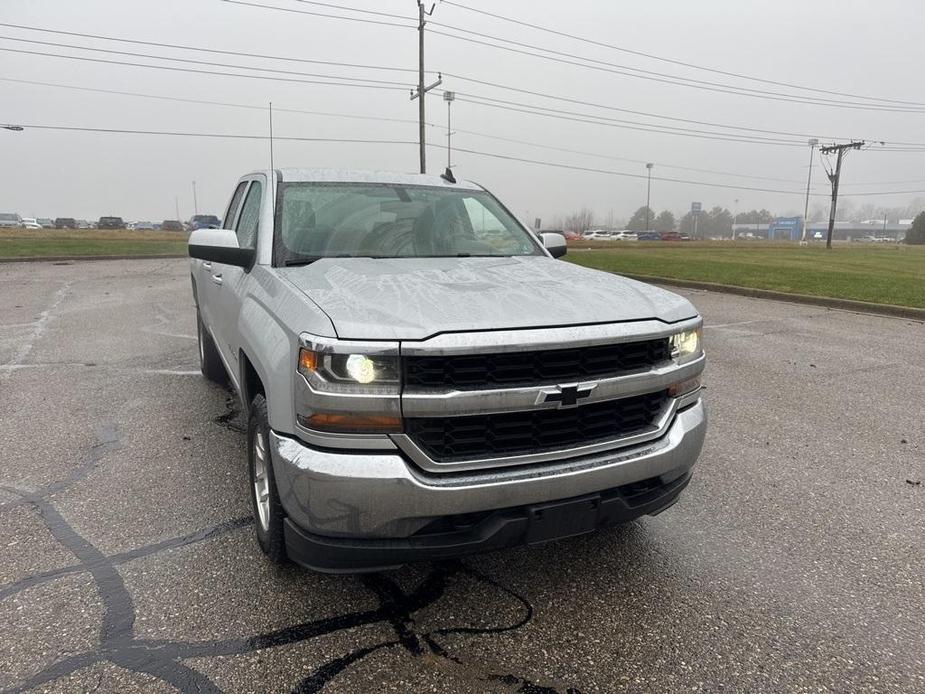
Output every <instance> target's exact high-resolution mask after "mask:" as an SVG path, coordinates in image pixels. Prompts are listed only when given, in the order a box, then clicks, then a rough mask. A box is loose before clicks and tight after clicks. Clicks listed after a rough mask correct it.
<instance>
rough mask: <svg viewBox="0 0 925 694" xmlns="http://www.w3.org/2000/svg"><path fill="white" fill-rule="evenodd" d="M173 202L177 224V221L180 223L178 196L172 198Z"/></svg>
mask: <svg viewBox="0 0 925 694" xmlns="http://www.w3.org/2000/svg"><path fill="white" fill-rule="evenodd" d="M173 202H174V205H176V208H177V221H178V222H179V221H180V196H179V195H175V196H174V198H173Z"/></svg>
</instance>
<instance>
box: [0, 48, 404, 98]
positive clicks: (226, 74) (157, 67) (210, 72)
mask: <svg viewBox="0 0 925 694" xmlns="http://www.w3.org/2000/svg"><path fill="white" fill-rule="evenodd" d="M0 51H6V52H7V53H22V54H25V55H40V56H45V57H49V58H64V59H67V60H81V61H84V62H90V63H102V64H105V65H121V66H128V67H144V68H149V69H152V70H169V71H171V72H187V73H191V74H194V75H217V76H221V77H243V78H246V79H257V80H270V81H273V82H292V83H295V84H320V85H328V86H331V87H354V88H364V89H387V90H391V91H396V90H400V91H405V88H404V87H398V86H395V87H392V86H388V85H383V84H359V83H351V82H322V81H320V80H304V79H295V78H292V77H271V76H269V75H242V74H240V73H235V72H218V71H216V70H193V69H192V68H183V67H172V66H170V65H147V64H145V63H132V62H128V61H124V60H103V59H102V58H90V57H87V56H77V55H60V54H58V53H43V52H41V51H27V50H22V49H18V48H6V47H3V46H0ZM244 69H248V68H244Z"/></svg>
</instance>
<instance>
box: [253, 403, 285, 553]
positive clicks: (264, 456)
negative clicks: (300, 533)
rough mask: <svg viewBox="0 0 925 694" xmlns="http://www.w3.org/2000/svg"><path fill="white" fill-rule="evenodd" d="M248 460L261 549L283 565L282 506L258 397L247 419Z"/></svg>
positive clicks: (263, 409) (264, 412)
mask: <svg viewBox="0 0 925 694" xmlns="http://www.w3.org/2000/svg"><path fill="white" fill-rule="evenodd" d="M247 460H248V467H249V468H250V482H251V484H250V491H251V505H252V506H253V509H254V527H255V528H256V530H257V542H258V543H259V544H260V549H262V550H263V553H264V554H266V555H267V556H268V557H269V558H270V560H271V561H273V562H275V563H277V564H283V563H285V562H286V542H285V538H284V536H283V515H284V514H283V506H282V504H281V503H280V501H279V492H278V491H277V489H276V477H275V476H274V474H273V461H272V460H271V459H270V420H269V417H268V416H267V401H266V398H264V397H263V396H262V395H258V396H256V397H255V398H254V400H253V402H252V403H251V408H250V417H249V418H248V420H247Z"/></svg>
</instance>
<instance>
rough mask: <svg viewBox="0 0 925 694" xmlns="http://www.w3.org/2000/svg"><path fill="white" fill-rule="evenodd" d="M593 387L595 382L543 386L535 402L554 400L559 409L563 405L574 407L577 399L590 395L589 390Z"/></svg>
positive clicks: (595, 386)
mask: <svg viewBox="0 0 925 694" xmlns="http://www.w3.org/2000/svg"><path fill="white" fill-rule="evenodd" d="M595 388H597V383H570V384H568V385H564V386H554V387H552V388H543V390H541V391H540V392H539V395H537V396H536V404H537V405H542V404H545V403H548V402H554V403H557V406H558V408H559V409H560V410H561V409H562V408H564V407H575V406H576V405H578V401H579V400H581V399H583V398H586V397H588V396H589V395H591V391H592V390H594V389H595Z"/></svg>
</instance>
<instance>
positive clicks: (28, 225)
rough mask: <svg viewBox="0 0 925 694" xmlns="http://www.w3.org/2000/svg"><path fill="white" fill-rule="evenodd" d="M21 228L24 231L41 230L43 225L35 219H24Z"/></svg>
mask: <svg viewBox="0 0 925 694" xmlns="http://www.w3.org/2000/svg"><path fill="white" fill-rule="evenodd" d="M19 226H21V227H22V228H23V229H41V228H42V225H41V224H39V220H37V219H36V218H35V217H23V218H22V221H21V222H20V224H19Z"/></svg>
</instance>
